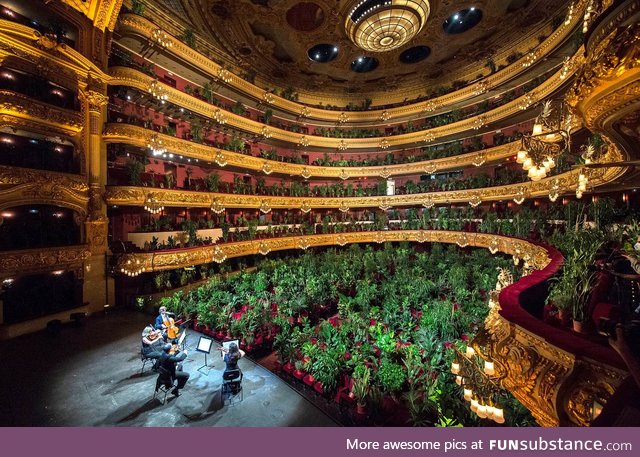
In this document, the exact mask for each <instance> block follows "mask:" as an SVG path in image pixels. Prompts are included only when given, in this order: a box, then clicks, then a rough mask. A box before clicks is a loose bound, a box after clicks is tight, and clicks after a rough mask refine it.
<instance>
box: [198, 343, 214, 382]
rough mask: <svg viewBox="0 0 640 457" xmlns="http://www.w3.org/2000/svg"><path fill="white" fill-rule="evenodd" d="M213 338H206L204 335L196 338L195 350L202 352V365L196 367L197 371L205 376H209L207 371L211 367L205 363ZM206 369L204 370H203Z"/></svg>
mask: <svg viewBox="0 0 640 457" xmlns="http://www.w3.org/2000/svg"><path fill="white" fill-rule="evenodd" d="M212 343H213V340H212V339H211V338H207V337H206V336H201V337H200V339H199V340H198V346H197V347H196V351H197V352H202V353H203V354H204V365H202V366H201V367H200V368H198V371H199V372H200V373H202V374H204V375H205V376H209V371H210V370H211V367H209V366H208V365H207V354H209V353H210V352H211V344H212ZM204 369H206V372H205V371H204Z"/></svg>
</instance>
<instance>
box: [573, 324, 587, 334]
mask: <svg viewBox="0 0 640 457" xmlns="http://www.w3.org/2000/svg"><path fill="white" fill-rule="evenodd" d="M573 331H574V332H576V333H587V326H586V324H585V323H584V322H580V321H573Z"/></svg>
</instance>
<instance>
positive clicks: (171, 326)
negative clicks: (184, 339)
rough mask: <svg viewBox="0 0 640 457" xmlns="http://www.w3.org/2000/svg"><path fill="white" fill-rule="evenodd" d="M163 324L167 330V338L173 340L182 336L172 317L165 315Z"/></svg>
mask: <svg viewBox="0 0 640 457" xmlns="http://www.w3.org/2000/svg"><path fill="white" fill-rule="evenodd" d="M162 323H163V324H164V326H165V327H166V328H167V329H166V330H167V338H169V339H171V340H173V339H176V338H178V335H179V334H180V327H178V326H177V325H176V323H175V322H174V320H173V318H172V317H169V316H168V315H165V317H164V320H163V321H162Z"/></svg>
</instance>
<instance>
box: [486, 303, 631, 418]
mask: <svg viewBox="0 0 640 457" xmlns="http://www.w3.org/2000/svg"><path fill="white" fill-rule="evenodd" d="M485 329H486V334H483V335H481V338H480V341H481V346H480V348H479V352H480V353H481V354H491V358H492V360H493V361H494V367H495V368H496V376H497V377H498V378H499V379H500V381H501V383H502V385H503V386H504V387H505V388H506V389H508V390H509V391H510V392H511V393H512V394H513V395H514V396H515V397H516V398H517V399H518V400H519V401H520V402H521V403H522V404H523V405H524V406H525V407H526V408H527V409H529V410H530V411H531V413H532V414H533V416H534V417H535V419H536V421H537V422H538V423H539V424H540V425H542V426H545V427H558V426H561V425H580V426H587V425H589V424H590V423H591V421H592V412H593V409H592V408H593V402H594V400H597V401H599V402H600V404H605V403H606V401H607V400H608V399H609V398H610V396H611V395H612V393H613V392H614V391H615V389H616V387H617V386H618V385H619V384H620V383H621V382H622V380H623V379H624V377H625V376H626V375H627V373H626V372H624V371H623V370H620V369H618V368H614V367H612V366H608V365H606V364H603V363H599V362H595V361H593V360H589V359H585V358H581V357H579V356H576V355H575V354H572V353H569V352H567V351H565V350H563V349H560V348H558V347H556V346H554V345H552V344H551V343H549V342H548V341H546V340H545V337H544V335H537V334H535V333H532V332H530V331H527V330H525V329H524V328H522V327H520V326H519V325H517V324H515V323H513V322H510V321H509V320H507V319H505V318H504V317H502V316H501V315H500V314H499V308H498V306H496V307H494V308H493V309H492V310H491V312H490V314H489V316H488V317H487V320H486V321H485ZM567 337H568V338H571V337H572V336H571V334H570V333H569V332H567Z"/></svg>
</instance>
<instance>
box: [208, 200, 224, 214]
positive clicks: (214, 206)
mask: <svg viewBox="0 0 640 457" xmlns="http://www.w3.org/2000/svg"><path fill="white" fill-rule="evenodd" d="M224 209H225V208H224V206H223V205H222V203H220V199H218V198H214V199H213V200H212V201H211V211H213V212H214V213H216V214H222V213H224Z"/></svg>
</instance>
